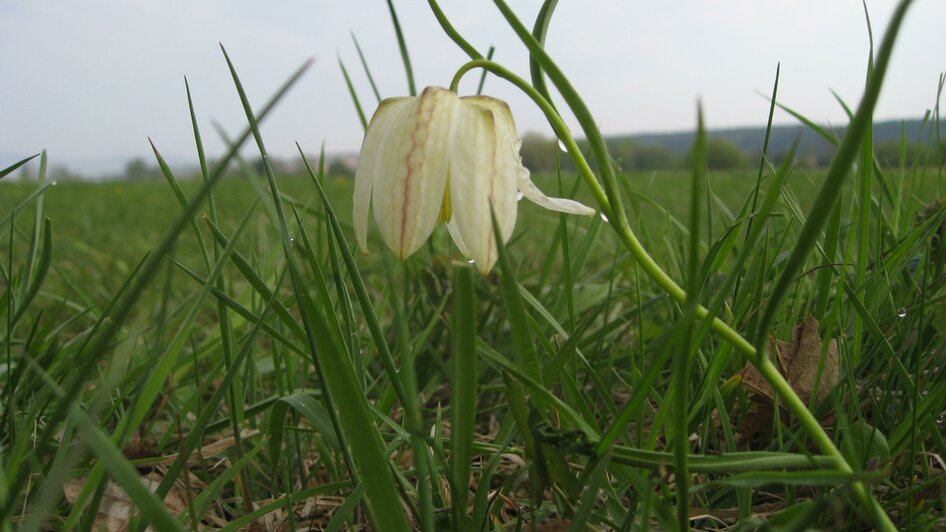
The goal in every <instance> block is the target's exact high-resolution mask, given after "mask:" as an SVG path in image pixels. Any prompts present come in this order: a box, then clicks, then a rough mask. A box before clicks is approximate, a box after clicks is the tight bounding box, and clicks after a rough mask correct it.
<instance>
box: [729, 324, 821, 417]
mask: <svg viewBox="0 0 946 532" xmlns="http://www.w3.org/2000/svg"><path fill="white" fill-rule="evenodd" d="M792 336H793V338H792V341H791V342H783V341H781V340H777V341H774V344H775V345H774V347H775V352H776V354H777V356H776V360H775V361H776V366H777V367H778V370H779V372H780V373H782V375H784V376H785V378H786V379H787V380H788V383H789V384H791V386H792V389H793V390H795V393H797V394H798V395H800V396H801V398H802V399H808V398H809V397H811V394H812V392H813V391H814V389H815V384H816V382H815V381H816V378H817V377H818V367H819V365H820V364H821V351H822V347H823V346H824V341H823V340H822V339H821V336H820V335H819V334H818V320H816V319H815V318H814V317H812V316H809V317H808V319H806V320H805V321H804V322H802V323H800V324H798V325H796V326H795V328H794V329H793V330H792ZM824 357H825V358H824V368H823V369H822V371H821V379H820V380H818V383H817V385H818V393H817V398H818V400H819V401H820V400H822V399H824V398H825V397H826V396H827V395H828V392H829V391H831V388H833V387H834V386H835V385H836V384H837V383H838V379H839V377H840V364H839V360H838V358H839V357H838V343H837V341H836V340H834V339H831V341H830V342H828V347H827V351H826V352H825V355H824ZM739 373H740V375H741V377H742V384H743V385H745V386H746V387H747V388H749V390H750V391H752V392H753V393H755V394H756V395H761V396H763V397H765V398H767V399H768V400H770V401H771V400H774V395H775V394H774V392H773V390H772V387H771V386H770V385H769V383H768V381H766V380H765V378H764V377H763V376H762V374H761V373H759V370H757V369H756V367H755V365H753V364H752V363H747V364H746V366H745V367H744V368H742V370H740V372H739Z"/></svg>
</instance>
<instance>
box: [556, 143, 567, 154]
mask: <svg viewBox="0 0 946 532" xmlns="http://www.w3.org/2000/svg"><path fill="white" fill-rule="evenodd" d="M558 149H560V150H562V151H563V152H565V153H568V148H566V147H565V143H564V142H562V141H561V140H560V141H558Z"/></svg>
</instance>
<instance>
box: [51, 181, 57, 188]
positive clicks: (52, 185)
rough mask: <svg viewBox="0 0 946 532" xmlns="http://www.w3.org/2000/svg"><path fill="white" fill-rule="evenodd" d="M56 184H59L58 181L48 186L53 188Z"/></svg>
mask: <svg viewBox="0 0 946 532" xmlns="http://www.w3.org/2000/svg"><path fill="white" fill-rule="evenodd" d="M58 184H59V181H53V182H52V183H50V184H49V186H51V187H54V186H56V185H58Z"/></svg>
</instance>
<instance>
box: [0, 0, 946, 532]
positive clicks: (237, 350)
mask: <svg viewBox="0 0 946 532" xmlns="http://www.w3.org/2000/svg"><path fill="white" fill-rule="evenodd" d="M496 3H497V5H499V6H500V8H501V9H505V11H504V15H505V16H506V17H507V20H508V21H509V23H510V25H511V26H512V27H513V28H514V29H516V31H517V32H519V33H520V34H521V35H522V40H523V43H524V44H525V45H526V46H528V47H529V50H530V52H531V53H532V54H533V58H534V62H535V65H537V72H538V77H539V78H541V77H542V72H545V73H546V74H547V75H548V78H549V81H550V82H551V83H553V84H554V86H555V88H556V89H557V90H558V91H560V93H561V94H562V96H563V99H564V100H565V102H566V104H567V105H569V106H570V109H571V110H572V111H573V112H574V113H575V114H576V115H577V116H578V118H579V122H581V123H582V126H583V128H584V132H585V133H586V135H587V146H588V150H587V153H582V152H581V151H580V150H579V149H578V148H577V144H576V143H575V140H574V138H572V137H571V136H570V134H566V132H563V130H562V129H561V128H558V129H556V132H557V133H558V134H559V135H560V138H561V140H563V142H564V145H565V147H566V150H567V151H566V152H564V153H563V154H561V155H562V156H564V155H569V156H571V157H572V158H574V160H575V161H576V165H575V166H576V168H578V170H577V172H571V171H570V172H565V173H562V172H559V173H556V174H549V175H540V176H535V180H536V183H537V184H538V186H539V187H540V188H541V189H543V190H545V191H547V192H549V193H554V194H553V195H556V196H561V197H574V198H576V199H578V200H580V201H582V202H585V203H586V204H588V205H593V206H594V207H595V208H596V209H597V212H596V213H595V215H594V216H573V215H565V214H558V213H553V212H551V211H547V210H544V209H541V208H539V207H537V206H535V205H532V204H531V203H529V202H528V201H521V202H519V206H518V213H519V220H518V223H517V225H516V230H515V232H514V234H513V236H512V237H511V238H510V239H509V240H508V242H505V243H504V244H503V243H502V239H498V240H499V241H500V244H501V245H499V249H498V252H499V261H498V262H497V264H496V266H495V267H494V268H493V269H492V271H490V272H489V273H486V274H483V273H480V272H479V271H478V269H477V267H476V266H477V265H475V264H471V263H470V262H469V261H468V260H467V258H466V257H464V256H462V255H461V254H460V253H459V252H458V251H457V248H456V246H454V244H453V243H452V242H451V239H450V236H449V235H448V234H447V231H446V229H445V228H443V227H439V228H437V229H436V230H435V232H434V234H433V236H432V237H431V238H430V240H429V241H427V242H426V243H425V244H424V245H423V247H422V249H421V250H420V251H419V252H417V253H415V254H414V255H412V256H411V257H410V258H408V259H407V260H404V261H399V260H397V259H396V258H395V257H394V256H393V255H392V253H391V252H390V251H388V250H387V249H386V248H385V247H384V245H383V244H382V243H381V240H380V239H379V238H378V234H377V231H376V230H374V229H372V231H371V232H370V234H369V244H370V247H371V253H370V254H368V255H363V254H361V253H359V251H358V247H357V246H356V245H355V243H354V236H353V233H354V230H353V227H352V217H351V212H352V207H353V205H352V197H353V182H352V180H351V179H348V178H342V177H337V176H330V175H326V174H325V171H324V169H323V168H321V167H320V166H319V165H318V164H317V161H309V160H305V161H304V163H305V164H306V170H305V171H304V172H302V173H301V174H300V175H292V176H289V175H281V176H277V175H275V173H274V172H273V170H272V167H271V166H270V164H269V163H268V157H267V153H266V148H265V144H264V142H263V138H262V136H261V135H260V133H259V128H258V126H257V124H258V122H259V121H260V120H262V119H264V118H265V115H266V114H267V113H268V112H269V110H270V109H271V108H272V105H270V104H275V103H278V101H279V98H280V96H281V95H282V94H284V92H285V91H286V90H290V88H291V85H292V82H293V80H295V79H297V78H298V76H299V75H301V74H302V73H303V72H304V69H305V67H302V68H301V69H300V70H299V71H298V72H297V73H296V74H294V75H293V77H290V78H289V80H288V81H287V82H286V84H285V85H284V86H283V87H282V88H280V90H279V91H278V92H277V93H276V95H275V96H274V97H273V98H272V99H271V100H270V103H268V104H266V105H264V106H263V107H261V108H259V109H260V110H258V111H253V109H256V108H257V107H256V105H255V104H256V103H257V102H252V103H251V101H250V99H249V98H248V97H247V96H246V95H245V94H244V92H243V88H242V85H241V83H240V80H239V76H238V74H237V72H236V70H235V69H234V68H233V67H232V65H230V66H231V73H232V76H233V81H234V89H235V91H236V92H237V93H238V94H239V95H240V97H241V100H242V101H243V106H244V109H245V112H246V117H247V128H246V130H245V131H244V132H243V134H242V135H240V136H237V137H234V139H235V140H234V143H233V145H232V146H231V149H230V150H229V152H228V153H227V154H226V155H224V156H223V157H221V158H220V159H218V160H217V161H215V162H213V163H208V162H206V158H205V156H204V153H203V149H202V144H201V140H200V139H201V137H200V128H199V126H198V121H197V120H196V118H195V116H196V113H193V114H192V120H193V122H192V123H193V126H194V131H195V139H196V141H197V142H196V146H197V153H196V154H195V159H196V160H198V161H200V163H201V165H200V168H201V170H200V172H199V175H196V176H191V175H188V176H180V175H175V174H174V172H173V171H172V170H171V169H170V168H167V167H166V166H165V165H163V160H162V159H161V157H160V153H159V152H158V151H157V150H156V152H155V154H156V159H157V161H158V162H159V163H160V164H161V165H162V172H163V174H164V177H165V180H164V181H160V180H155V181H138V182H110V183H84V182H62V183H49V182H47V181H46V180H45V178H44V175H43V174H44V168H45V167H46V162H45V161H44V158H45V156H44V155H43V156H38V157H36V158H34V159H32V160H30V161H26V162H24V163H23V164H29V165H35V166H36V172H35V173H36V174H37V175H38V176H39V177H38V179H37V181H33V182H14V181H12V180H10V179H6V180H4V181H3V182H0V234H2V235H4V238H3V240H2V244H0V279H2V283H3V284H2V297H0V317H2V320H3V324H2V325H0V357H2V359H0V392H2V401H3V409H2V412H0V427H2V429H0V528H2V529H3V530H12V529H22V530H42V529H69V530H72V529H81V530H99V529H109V530H144V529H145V528H146V527H147V526H151V527H153V529H155V530H179V529H192V530H199V529H222V530H243V529H254V530H258V529H262V530H306V529H327V530H341V529H366V528H367V529H376V530H408V529H423V530H442V529H456V530H504V529H515V530H520V529H532V530H586V529H615V530H649V529H656V530H672V529H687V528H690V527H692V528H697V529H734V530H755V529H763V530H806V529H812V528H814V529H839V530H860V529H865V528H869V527H873V528H876V529H881V530H892V529H896V528H905V529H937V528H942V527H943V526H944V525H946V521H944V507H946V489H944V479H946V462H944V458H943V457H944V456H946V441H944V438H943V434H944V432H946V417H944V416H946V350H944V347H946V286H944V282H943V281H944V278H946V277H944V272H946V247H944V246H943V242H942V238H943V232H944V218H946V207H944V206H943V202H942V199H941V198H942V197H943V189H944V178H946V165H944V161H940V160H935V159H933V158H930V159H927V160H924V161H922V162H917V161H916V160H914V161H913V163H914V164H911V165H909V166H908V165H906V164H899V165H886V164H881V163H880V162H879V161H878V160H877V159H876V158H875V157H874V150H873V146H872V143H871V135H870V131H871V120H872V119H871V111H872V106H873V104H874V103H875V102H876V97H877V93H878V91H879V90H880V87H881V84H882V82H883V73H884V68H885V66H886V63H887V61H889V58H890V51H891V47H892V45H893V42H894V40H895V36H896V29H897V24H899V21H900V20H901V19H902V15H903V10H905V9H906V6H907V5H908V4H909V2H904V3H902V4H901V7H900V10H901V11H898V14H897V15H896V16H895V17H894V19H893V22H892V23H891V29H889V30H888V32H887V34H886V37H885V38H884V40H883V41H882V42H879V45H878V48H877V52H876V59H875V63H874V65H875V66H874V69H873V70H872V73H871V75H870V76H869V78H868V84H867V87H866V89H865V96H864V99H863V101H862V102H861V103H860V104H858V105H857V106H851V109H852V110H851V115H850V116H851V124H850V126H849V127H848V128H847V130H846V131H845V133H844V135H843V136H842V137H836V136H834V135H833V134H832V132H831V131H827V130H823V129H820V128H818V126H816V125H815V124H813V123H810V122H809V123H807V124H806V127H811V128H814V129H816V130H817V132H818V134H820V135H822V136H824V137H825V138H827V139H830V141H831V142H832V143H833V144H835V145H836V146H837V153H836V155H835V158H834V160H833V162H832V164H831V165H830V167H828V168H825V169H820V170H810V169H806V168H801V167H798V166H796V165H795V161H794V159H793V156H792V154H791V153H789V154H788V156H787V157H784V158H783V159H782V162H781V163H780V164H778V165H774V164H771V163H770V162H769V160H768V159H767V157H766V152H765V150H764V149H762V147H763V146H764V143H765V139H759V144H760V151H759V153H758V154H757V162H758V166H753V167H752V168H749V169H746V170H742V171H725V172H716V171H709V170H707V164H706V159H705V157H706V153H707V152H706V139H705V131H704V130H703V124H702V121H701V119H700V121H699V122H698V123H697V125H696V128H695V129H696V132H697V134H696V141H695V145H694V148H693V151H692V153H693V156H692V159H693V160H692V168H691V169H689V170H684V171H667V172H663V171H658V172H649V173H642V174H627V175H625V174H622V173H620V172H619V171H616V170H615V167H614V166H613V165H612V164H611V161H610V158H609V157H608V152H607V149H606V146H605V145H604V142H603V139H602V138H601V137H600V133H599V132H597V131H596V129H595V125H594V120H593V119H592V118H591V117H590V114H589V113H588V111H587V109H586V108H585V107H584V106H583V103H582V102H581V99H580V97H578V96H577V95H576V94H574V93H573V92H572V91H571V89H570V87H569V86H568V85H567V83H565V82H563V81H562V80H563V79H564V77H563V76H564V75H563V74H562V73H561V72H560V71H558V70H557V67H556V66H555V64H554V62H552V60H551V58H549V57H548V56H547V55H546V54H545V52H544V51H543V50H542V49H541V46H540V45H538V44H537V43H538V42H539V41H541V39H542V37H543V35H541V33H542V32H544V31H545V29H547V27H548V24H547V22H548V17H551V13H552V11H553V10H554V2H549V3H547V5H548V4H551V6H552V7H551V8H548V9H543V11H542V12H541V13H540V15H539V17H540V19H539V20H538V21H537V23H536V26H535V27H536V30H535V32H536V34H537V35H535V36H533V35H532V33H530V32H528V31H527V30H525V29H523V27H522V25H521V23H520V22H518V21H517V20H516V19H515V17H514V16H512V15H510V14H509V13H510V12H509V11H508V8H504V7H503V6H504V5H505V4H504V3H503V2H501V1H497V2H496ZM389 5H390V4H389ZM431 6H432V7H435V6H436V3H435V2H431ZM435 8H436V7H435ZM391 13H392V15H393V14H394V10H393V6H392V10H391ZM440 15H442V14H440ZM542 17H545V24H544V25H543V24H541V22H542ZM898 17H899V18H898ZM394 22H395V27H397V21H396V17H395V18H394ZM441 23H442V25H443V27H444V31H445V32H446V33H447V34H448V35H450V36H451V38H452V39H453V40H454V41H455V42H456V43H457V44H458V46H460V47H461V48H462V49H464V50H465V51H467V52H468V54H469V55H470V57H471V63H468V64H467V65H465V66H464V67H463V69H461V71H460V72H459V73H458V77H457V78H456V79H455V81H457V80H458V79H459V77H460V76H462V74H463V73H464V72H466V71H467V70H470V69H473V68H483V69H486V70H488V71H489V72H490V74H491V75H495V76H497V77H500V78H503V79H505V80H508V81H511V82H513V83H516V84H519V85H517V86H522V87H523V90H524V91H531V92H530V94H531V95H532V96H533V98H534V100H535V101H536V102H537V104H538V105H540V106H542V105H543V104H545V105H546V106H545V107H543V109H544V110H546V112H547V113H548V116H549V119H550V123H552V125H553V128H555V126H556V123H557V122H556V116H558V115H557V114H556V113H557V112H556V111H555V110H554V108H551V107H550V106H548V105H547V102H548V98H547V89H545V88H539V87H544V82H542V83H540V82H536V81H535V80H536V78H533V80H532V82H531V84H530V82H526V81H524V80H522V79H521V78H518V77H516V76H514V75H513V74H511V73H509V72H508V71H506V70H505V69H503V68H502V67H501V66H500V65H497V64H495V63H492V62H490V61H487V60H485V59H484V58H483V56H482V55H480V54H479V52H477V51H476V50H475V49H472V47H470V46H469V43H466V41H464V40H463V39H462V37H460V36H459V35H457V34H456V32H455V30H453V28H452V27H451V26H450V25H449V23H448V22H447V21H445V20H441ZM543 28H545V29H543ZM398 33H399V35H400V30H399V29H398ZM402 49H403V48H402ZM224 54H225V59H226V61H227V62H228V64H229V57H226V53H225V52H224ZM405 68H406V69H407V71H408V73H409V72H410V69H409V62H408V61H406V60H405ZM365 69H366V70H367V65H365ZM941 85H942V84H941ZM529 87H532V88H531V89H530V88H529ZM776 91H777V83H776V89H774V90H773V102H774V101H777V98H775V96H776V94H775V92H776ZM543 93H544V95H543ZM352 94H353V97H354V98H355V101H356V102H357V95H355V94H354V91H353V93H352ZM191 103H192V102H191ZM774 105H775V104H774V103H773V109H774ZM192 109H193V107H192ZM799 118H801V119H802V122H805V119H804V117H803V116H799ZM926 121H927V122H926V123H928V124H929V127H930V130H931V131H939V130H940V124H939V114H938V112H936V111H934V112H932V113H929V114H928V115H927V116H926ZM558 123H560V119H559V120H558ZM769 126H770V127H771V114H770V117H769ZM938 141H939V139H938V138H935V139H933V136H932V135H931V142H938ZM244 143H248V144H252V143H255V145H256V147H257V149H258V151H259V156H260V160H261V161H263V163H264V164H263V165H262V168H258V167H257V166H250V165H246V164H243V163H242V161H240V160H239V159H238V157H237V153H238V146H240V145H242V144H244ZM904 146H905V145H904ZM158 148H160V147H158ZM302 151H303V150H302V148H300V153H302ZM901 151H904V152H905V147H904V149H903V150H901ZM929 153H935V150H929ZM586 157H588V158H594V160H595V162H596V163H597V164H596V165H595V166H594V170H592V167H591V166H590V165H589V164H588V163H587V161H586V159H585V158H586ZM300 158H302V156H301V155H300ZM905 160H906V157H905V156H904V157H901V161H905ZM16 167H17V165H13V166H10V167H9V168H8V169H7V170H3V171H2V173H0V176H5V175H8V174H11V173H12V172H14V171H16Z"/></svg>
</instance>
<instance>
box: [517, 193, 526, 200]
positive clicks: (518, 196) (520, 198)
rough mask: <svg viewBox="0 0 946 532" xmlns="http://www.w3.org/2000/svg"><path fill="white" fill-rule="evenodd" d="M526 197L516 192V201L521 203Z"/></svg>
mask: <svg viewBox="0 0 946 532" xmlns="http://www.w3.org/2000/svg"><path fill="white" fill-rule="evenodd" d="M524 197H526V195H525V194H523V193H522V192H516V201H522V198H524Z"/></svg>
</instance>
